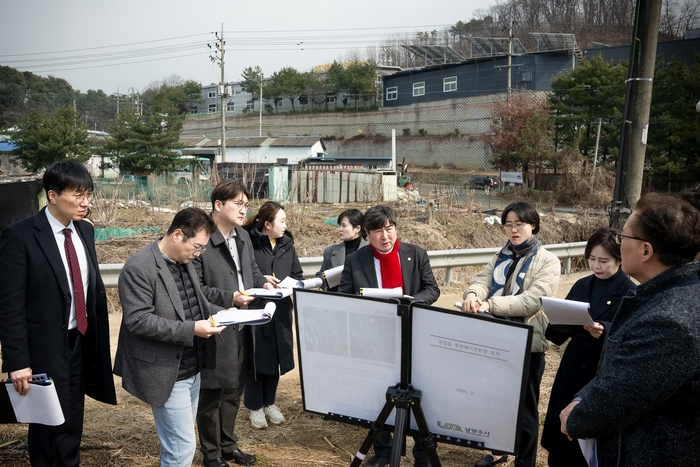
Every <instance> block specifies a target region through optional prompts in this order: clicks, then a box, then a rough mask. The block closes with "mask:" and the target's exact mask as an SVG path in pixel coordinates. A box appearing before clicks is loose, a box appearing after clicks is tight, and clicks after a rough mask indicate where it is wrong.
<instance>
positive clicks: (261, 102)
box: [258, 73, 263, 136]
mask: <svg viewBox="0 0 700 467" xmlns="http://www.w3.org/2000/svg"><path fill="white" fill-rule="evenodd" d="M262 82H263V74H262V73H260V99H258V101H259V104H260V105H258V107H260V119H259V123H260V125H259V129H258V136H262V106H263V101H262V91H263V90H262Z"/></svg>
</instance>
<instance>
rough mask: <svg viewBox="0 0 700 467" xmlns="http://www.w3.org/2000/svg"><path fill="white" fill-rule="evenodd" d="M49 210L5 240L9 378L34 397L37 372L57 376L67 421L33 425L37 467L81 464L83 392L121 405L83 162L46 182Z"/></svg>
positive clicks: (1, 272) (1, 267)
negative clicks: (89, 218)
mask: <svg viewBox="0 0 700 467" xmlns="http://www.w3.org/2000/svg"><path fill="white" fill-rule="evenodd" d="M43 184H44V190H45V191H46V197H47V199H48V206H47V207H46V208H45V209H42V210H41V211H40V212H39V213H37V214H36V215H34V216H33V217H29V218H27V219H24V220H22V221H19V222H16V223H14V224H12V225H10V226H8V227H5V229H3V231H2V235H1V236H0V343H1V344H2V360H3V362H2V371H6V372H8V373H9V377H10V378H11V379H12V384H13V386H14V390H16V391H17V392H18V393H20V394H21V395H26V394H27V392H28V391H29V390H31V389H30V387H29V381H30V380H31V378H32V375H33V374H38V373H46V374H47V375H48V376H49V377H51V378H53V380H54V384H55V385H56V392H57V393H58V399H59V402H60V403H61V409H62V410H63V415H64V417H65V422H64V423H63V424H62V425H60V426H56V427H53V426H46V425H39V424H29V433H28V439H27V445H28V450H29V460H30V462H31V464H32V465H62V466H67V467H72V466H78V465H79V463H80V451H79V448H80V440H81V437H82V433H83V412H84V410H83V409H84V405H85V395H86V394H87V395H88V396H90V397H92V398H93V399H96V400H99V401H102V402H106V403H109V404H116V403H117V399H116V395H115V391H114V380H113V378H112V374H111V366H112V362H111V357H110V348H109V321H108V317H107V300H106V295H105V288H104V284H103V283H102V278H101V277H100V271H99V266H98V263H97V255H96V253H95V240H94V238H95V235H94V231H93V228H92V225H91V224H90V223H89V222H86V221H83V218H84V217H85V215H86V214H87V211H88V206H89V205H90V199H91V197H92V190H93V184H92V177H90V174H89V173H88V171H87V169H86V168H85V166H83V165H82V164H81V163H79V162H77V161H64V162H56V163H54V164H52V165H51V166H50V167H49V168H48V169H46V172H45V173H44V177H43Z"/></svg>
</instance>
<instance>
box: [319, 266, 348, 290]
mask: <svg viewBox="0 0 700 467" xmlns="http://www.w3.org/2000/svg"><path fill="white" fill-rule="evenodd" d="M344 267H345V266H336V267H334V268H331V269H326V270H325V271H323V277H324V278H325V279H326V284H328V288H329V289H330V288H333V287H337V286H339V285H340V278H341V277H342V275H343V268H344Z"/></svg>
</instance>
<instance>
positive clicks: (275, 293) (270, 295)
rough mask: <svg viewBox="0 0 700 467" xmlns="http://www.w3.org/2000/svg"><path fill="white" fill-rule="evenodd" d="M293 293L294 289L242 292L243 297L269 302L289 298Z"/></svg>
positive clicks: (248, 290) (261, 289) (247, 290)
mask: <svg viewBox="0 0 700 467" xmlns="http://www.w3.org/2000/svg"><path fill="white" fill-rule="evenodd" d="M292 292H294V289H272V290H268V289H263V288H259V289H255V288H253V289H246V290H244V291H243V294H244V295H250V296H251V297H258V298H267V299H270V300H279V299H281V298H284V297H289V296H290V295H292Z"/></svg>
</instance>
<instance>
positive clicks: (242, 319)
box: [209, 302, 277, 327]
mask: <svg viewBox="0 0 700 467" xmlns="http://www.w3.org/2000/svg"><path fill="white" fill-rule="evenodd" d="M276 309H277V305H275V304H274V303H273V302H268V303H267V304H266V305H265V308H264V309H262V310H239V309H238V308H229V309H228V310H222V311H220V312H218V313H216V314H214V315H211V316H210V317H209V322H210V323H211V324H212V325H214V326H217V327H218V326H231V325H232V324H249V325H251V326H255V325H260V324H267V323H269V322H270V321H271V320H272V317H273V316H274V314H275V310H276Z"/></svg>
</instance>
